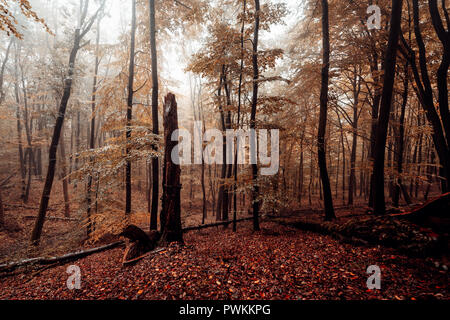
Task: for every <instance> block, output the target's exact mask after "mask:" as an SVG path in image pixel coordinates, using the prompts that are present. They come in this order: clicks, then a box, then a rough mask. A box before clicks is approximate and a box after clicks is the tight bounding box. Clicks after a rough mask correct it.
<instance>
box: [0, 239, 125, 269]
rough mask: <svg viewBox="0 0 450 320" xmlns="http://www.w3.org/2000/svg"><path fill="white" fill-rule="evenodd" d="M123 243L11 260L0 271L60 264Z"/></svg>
mask: <svg viewBox="0 0 450 320" xmlns="http://www.w3.org/2000/svg"><path fill="white" fill-rule="evenodd" d="M122 244H124V242H123V241H117V242H114V243H111V244H108V245H105V246H101V247H97V248H92V249H87V250H80V251H77V252H74V253H68V254H65V255H63V256H59V257H50V258H47V257H39V258H32V259H25V260H21V261H18V262H12V263H6V264H2V265H0V272H11V271H14V270H15V269H17V268H19V267H23V266H28V265H50V264H55V263H56V264H61V263H67V262H69V261H75V260H78V259H81V258H85V257H87V256H90V255H92V254H94V253H100V252H103V251H106V250H110V249H114V248H117V247H119V246H121V245H122Z"/></svg>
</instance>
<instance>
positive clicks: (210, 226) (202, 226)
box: [183, 216, 264, 232]
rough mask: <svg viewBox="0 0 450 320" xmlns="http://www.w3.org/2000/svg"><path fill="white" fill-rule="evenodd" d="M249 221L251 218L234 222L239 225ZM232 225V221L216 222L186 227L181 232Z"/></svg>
mask: <svg viewBox="0 0 450 320" xmlns="http://www.w3.org/2000/svg"><path fill="white" fill-rule="evenodd" d="M261 217H264V216H261ZM251 220H253V217H251V218H242V219H238V220H236V222H238V223H239V222H245V221H251ZM232 223H233V220H230V221H224V222H217V223H211V224H203V225H201V226H195V227H186V228H183V232H189V231H195V230H202V229H208V228H214V227H221V226H228V225H230V224H232Z"/></svg>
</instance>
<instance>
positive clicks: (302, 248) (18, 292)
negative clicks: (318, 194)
mask: <svg viewBox="0 0 450 320" xmlns="http://www.w3.org/2000/svg"><path fill="white" fill-rule="evenodd" d="M238 227H239V228H238V232H237V233H233V232H232V230H231V228H228V229H224V230H223V227H219V228H212V229H206V230H202V231H193V232H189V233H186V234H185V245H184V246H181V245H172V246H171V247H169V248H167V249H165V250H164V251H162V252H159V253H155V254H154V255H152V256H149V257H147V258H144V259H143V260H141V261H140V262H138V263H137V264H136V265H134V266H128V267H124V266H122V263H121V259H122V255H123V249H121V248H118V249H114V250H110V251H107V252H103V253H99V254H94V255H91V256H89V257H87V258H84V259H81V260H78V261H75V262H72V263H69V264H66V265H61V266H56V267H53V268H51V269H46V270H43V271H41V272H40V273H34V274H33V273H22V274H18V275H15V276H12V277H7V278H3V279H0V283H1V291H0V299H58V300H59V299H186V300H189V299H224V300H228V299H258V300H261V299H307V300H309V299H357V300H359V299H361V300H364V299H392V300H396V299H407V300H416V299H417V300H420V299H449V298H450V287H449V277H448V273H447V272H446V271H444V270H439V269H438V268H436V267H435V266H433V265H432V264H431V263H430V261H428V260H425V259H423V258H419V257H416V258H412V257H408V256H406V255H403V254H400V253H399V252H398V251H396V250H395V249H387V248H385V247H380V246H376V247H375V246H372V247H371V246H363V247H361V246H353V245H350V244H345V243H342V242H339V241H337V240H335V239H333V238H332V237H329V236H323V235H319V234H317V233H311V232H307V231H301V230H298V229H295V228H293V227H288V226H281V225H280V224H277V223H274V222H264V223H262V231H261V232H257V233H254V232H253V231H252V230H251V223H241V224H239V226H238ZM218 230H220V232H218ZM69 265H77V266H79V267H80V270H81V289H80V290H74V291H71V290H69V289H68V288H67V286H66V281H67V279H68V277H69V275H68V274H67V273H66V270H67V267H68V266H69ZM370 265H378V266H379V267H380V268H381V277H382V278H381V290H374V291H371V290H368V289H367V285H366V282H367V279H368V277H369V275H368V274H367V273H366V270H367V267H368V266H370Z"/></svg>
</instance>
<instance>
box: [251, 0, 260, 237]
mask: <svg viewBox="0 0 450 320" xmlns="http://www.w3.org/2000/svg"><path fill="white" fill-rule="evenodd" d="M260 14H261V6H260V2H259V0H255V30H254V37H253V59H252V60H253V97H252V111H251V117H250V129H252V130H256V111H257V108H258V89H259V86H258V81H259V65H258V40H259V27H260ZM255 149H256V148H255ZM255 152H256V150H255ZM255 162H256V161H255ZM252 180H253V181H252V183H253V190H252V200H253V229H254V230H255V231H259V230H260V226H259V207H260V200H259V185H258V165H257V164H256V163H254V164H252Z"/></svg>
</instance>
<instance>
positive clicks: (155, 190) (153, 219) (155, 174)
mask: <svg viewBox="0 0 450 320" xmlns="http://www.w3.org/2000/svg"><path fill="white" fill-rule="evenodd" d="M149 6H150V49H151V58H152V86H153V89H152V121H153V134H155V135H159V112H158V95H159V83H158V52H157V49H156V18H155V15H156V13H155V0H149ZM152 183H153V186H152V207H151V214H150V229H151V230H156V229H158V204H159V159H158V158H153V159H152Z"/></svg>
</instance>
